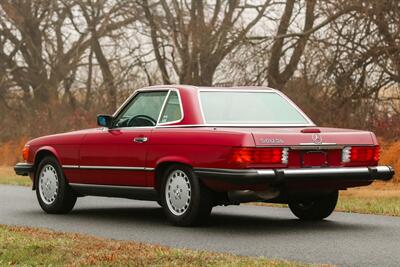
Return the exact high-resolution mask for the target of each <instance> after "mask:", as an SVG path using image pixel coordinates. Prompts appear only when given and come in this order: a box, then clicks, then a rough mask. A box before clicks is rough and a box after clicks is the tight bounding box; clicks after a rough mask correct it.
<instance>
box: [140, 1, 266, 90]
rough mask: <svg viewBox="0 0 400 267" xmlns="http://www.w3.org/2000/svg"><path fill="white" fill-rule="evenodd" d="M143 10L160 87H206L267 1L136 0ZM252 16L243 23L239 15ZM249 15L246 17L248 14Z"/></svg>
mask: <svg viewBox="0 0 400 267" xmlns="http://www.w3.org/2000/svg"><path fill="white" fill-rule="evenodd" d="M138 3H139V4H140V5H141V7H142V8H143V10H144V13H145V18H146V24H147V26H148V31H149V36H150V38H151V42H152V46H153V49H154V56H155V59H156V62H157V66H158V68H159V70H160V72H161V75H162V79H163V82H164V83H167V84H168V83H171V82H172V81H173V80H174V75H176V76H177V77H178V81H179V83H187V84H195V85H211V84H212V82H213V76H214V73H215V71H216V69H217V67H218V66H219V65H220V63H221V62H222V60H223V59H224V58H225V57H226V56H227V55H228V54H229V53H230V52H232V51H233V50H234V49H235V48H236V47H238V46H239V45H240V44H242V43H243V41H244V40H245V37H246V35H247V34H248V33H249V32H250V31H251V29H252V28H253V27H254V26H255V25H256V24H257V22H259V21H260V20H261V19H262V17H263V15H264V13H265V11H266V9H267V7H268V6H269V5H270V3H271V1H264V2H263V3H262V4H260V5H252V4H250V1H249V2H247V1H239V0H232V1H222V0H218V1H216V2H213V3H208V1H196V0H192V1H176V0H173V1H168V2H167V1H166V0H161V1H160V2H159V3H157V2H151V3H150V2H149V1H148V0H138ZM250 10H251V11H253V12H252V13H254V15H253V17H252V18H250V19H247V20H243V17H242V15H243V13H245V12H248V11H250ZM250 14H251V13H250Z"/></svg>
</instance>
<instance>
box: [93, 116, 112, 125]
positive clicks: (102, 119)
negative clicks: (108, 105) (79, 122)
mask: <svg viewBox="0 0 400 267" xmlns="http://www.w3.org/2000/svg"><path fill="white" fill-rule="evenodd" d="M112 123H113V117H112V116H110V115H97V125H99V126H102V127H107V128H111V126H112Z"/></svg>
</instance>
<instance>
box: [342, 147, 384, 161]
mask: <svg viewBox="0 0 400 267" xmlns="http://www.w3.org/2000/svg"><path fill="white" fill-rule="evenodd" d="M379 150H380V149H379V146H352V147H345V148H343V150H342V162H378V161H379Z"/></svg>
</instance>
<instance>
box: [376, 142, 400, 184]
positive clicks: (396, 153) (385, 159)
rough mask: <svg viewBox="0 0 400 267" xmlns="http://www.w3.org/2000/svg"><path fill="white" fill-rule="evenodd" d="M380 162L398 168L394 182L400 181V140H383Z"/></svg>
mask: <svg viewBox="0 0 400 267" xmlns="http://www.w3.org/2000/svg"><path fill="white" fill-rule="evenodd" d="M380 164H385V165H390V166H392V167H393V168H394V169H395V170H396V175H395V177H394V179H393V182H395V183H400V141H396V142H392V143H384V142H382V152H381V160H380Z"/></svg>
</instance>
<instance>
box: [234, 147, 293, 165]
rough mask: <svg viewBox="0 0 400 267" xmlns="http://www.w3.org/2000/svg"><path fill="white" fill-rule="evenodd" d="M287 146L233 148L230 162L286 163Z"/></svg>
mask: <svg viewBox="0 0 400 267" xmlns="http://www.w3.org/2000/svg"><path fill="white" fill-rule="evenodd" d="M288 155H289V153H288V148H281V147H277V148H247V147H241V148H234V149H233V151H232V156H231V162H233V163H239V164H249V163H250V164H282V163H283V164H286V163H287V162H288Z"/></svg>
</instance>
